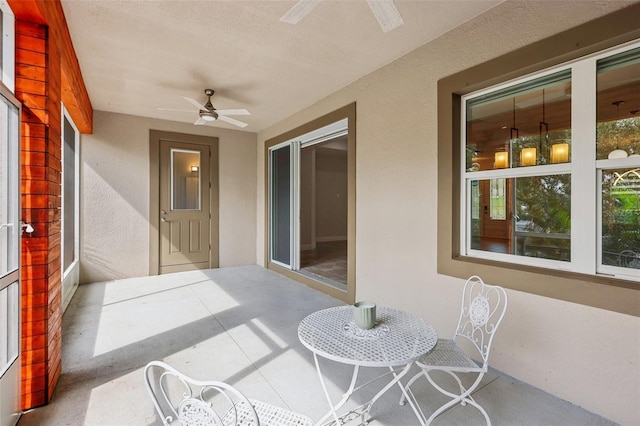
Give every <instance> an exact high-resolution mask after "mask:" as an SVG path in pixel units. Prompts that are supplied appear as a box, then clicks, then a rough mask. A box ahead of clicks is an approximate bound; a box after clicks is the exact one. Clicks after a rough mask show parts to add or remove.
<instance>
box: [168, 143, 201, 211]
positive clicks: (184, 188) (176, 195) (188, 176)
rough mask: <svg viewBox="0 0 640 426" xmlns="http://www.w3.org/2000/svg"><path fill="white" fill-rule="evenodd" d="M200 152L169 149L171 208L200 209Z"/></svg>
mask: <svg viewBox="0 0 640 426" xmlns="http://www.w3.org/2000/svg"><path fill="white" fill-rule="evenodd" d="M200 167H201V166H200V152H198V151H187V150H179V149H172V150H171V210H200V187H201V182H200Z"/></svg>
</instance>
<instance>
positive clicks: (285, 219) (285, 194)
mask: <svg viewBox="0 0 640 426" xmlns="http://www.w3.org/2000/svg"><path fill="white" fill-rule="evenodd" d="M271 258H272V259H273V260H276V261H278V262H281V263H283V264H285V265H290V263H291V149H290V147H289V145H287V146H285V147H282V148H280V149H276V150H273V151H271Z"/></svg>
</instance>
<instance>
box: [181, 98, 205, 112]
mask: <svg viewBox="0 0 640 426" xmlns="http://www.w3.org/2000/svg"><path fill="white" fill-rule="evenodd" d="M182 98H183V99H184V100H185V101H187V102H190V103H192V104H193V105H194V106H195V107H196V108H198V110H202V111H207V108H205V106H204V105H202V104H200V103H199V102H198V101H196V100H195V99H191V98H187V97H186V96H183V97H182Z"/></svg>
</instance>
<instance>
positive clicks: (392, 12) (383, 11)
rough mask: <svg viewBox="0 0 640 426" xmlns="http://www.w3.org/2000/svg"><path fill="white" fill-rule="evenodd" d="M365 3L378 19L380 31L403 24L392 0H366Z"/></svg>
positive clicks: (387, 30)
mask: <svg viewBox="0 0 640 426" xmlns="http://www.w3.org/2000/svg"><path fill="white" fill-rule="evenodd" d="M367 4H368V5H369V8H370V9H371V12H373V16H375V17H376V19H377V20H378V24H380V28H382V32H384V33H386V32H389V31H391V30H392V29H394V28H397V27H399V26H400V25H402V24H404V21H403V20H402V16H400V12H398V8H397V7H396V3H395V2H394V1H393V0H367Z"/></svg>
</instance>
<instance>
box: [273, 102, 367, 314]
mask: <svg viewBox="0 0 640 426" xmlns="http://www.w3.org/2000/svg"><path fill="white" fill-rule="evenodd" d="M344 119H346V120H347V150H348V152H347V169H348V170H347V174H348V178H347V181H348V202H347V205H348V208H347V210H348V213H347V287H346V291H343V290H341V289H338V288H336V287H334V286H331V285H328V284H326V283H325V282H323V281H320V280H316V279H313V278H312V277H309V276H308V275H304V274H302V273H299V272H297V271H296V269H299V267H300V265H299V251H300V241H299V240H300V236H299V227H298V226H294V223H293V222H294V221H295V220H297V218H298V214H299V210H300V206H299V197H298V196H293V197H290V199H291V200H292V202H291V205H290V208H291V210H290V211H291V215H290V222H291V228H290V230H291V232H290V236H291V238H290V241H291V245H290V247H289V249H290V253H291V257H290V261H289V265H284V264H282V263H280V262H277V261H273V260H272V251H271V250H272V226H271V225H272V223H271V219H272V214H271V203H272V199H271V184H272V176H271V155H270V154H271V151H272V150H273V149H277V148H282V147H284V146H286V145H290V146H291V151H290V153H291V161H290V167H291V175H290V176H291V182H292V183H291V186H290V191H291V194H294V191H298V188H299V175H298V170H297V164H296V162H297V161H298V156H299V153H300V141H299V140H298V141H296V139H297V138H300V137H301V136H302V135H305V134H307V133H310V132H313V131H314V130H318V129H320V128H323V127H326V126H328V125H331V124H333V123H336V122H339V121H341V120H344ZM355 166H356V104H355V103H352V104H349V105H347V106H345V107H342V108H340V109H338V110H336V111H333V112H331V113H329V114H327V115H324V116H322V117H320V118H318V119H316V120H313V121H311V122H309V123H307V124H304V125H302V126H300V127H297V128H295V129H293V130H291V131H289V132H286V133H283V134H281V135H279V136H276V137H274V138H272V139H269V140H267V141H266V143H265V195H266V196H265V201H266V202H265V265H267V268H268V269H271V270H274V271H276V272H278V273H280V274H283V275H285V276H288V277H290V278H292V279H294V280H296V281H299V282H301V283H304V284H306V285H308V286H309V287H312V288H314V289H316V290H318V291H321V292H323V293H326V294H328V295H330V296H333V297H335V298H337V299H340V300H342V301H344V302H346V303H353V302H354V301H355V291H356V273H355V270H356V269H355V268H356V263H355V255H356V170H355V168H356V167H355ZM295 250H297V252H295Z"/></svg>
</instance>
